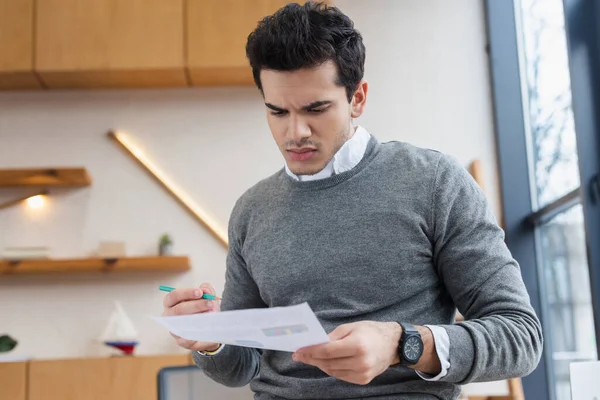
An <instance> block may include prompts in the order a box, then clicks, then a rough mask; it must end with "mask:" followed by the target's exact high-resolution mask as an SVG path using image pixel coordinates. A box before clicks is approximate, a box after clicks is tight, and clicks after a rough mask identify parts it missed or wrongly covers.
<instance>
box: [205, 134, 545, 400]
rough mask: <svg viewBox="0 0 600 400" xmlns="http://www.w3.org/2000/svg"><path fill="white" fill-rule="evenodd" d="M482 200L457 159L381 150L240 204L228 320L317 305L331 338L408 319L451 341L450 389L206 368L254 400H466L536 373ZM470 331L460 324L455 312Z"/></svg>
mask: <svg viewBox="0 0 600 400" xmlns="http://www.w3.org/2000/svg"><path fill="white" fill-rule="evenodd" d="M503 239H504V236H503V231H502V230H501V229H500V228H499V227H498V224H497V222H496V220H495V218H494V216H493V215H492V213H491V211H490V208H489V206H488V203H487V202H486V199H485V196H484V194H483V192H482V191H481V190H480V188H479V186H477V184H476V183H475V182H474V180H473V179H472V178H471V176H470V175H469V174H468V173H467V172H466V171H465V169H464V168H463V167H461V166H460V165H459V164H458V163H456V162H455V161H454V160H453V159H451V158H450V157H447V156H444V155H443V154H441V153H439V152H436V151H433V150H426V149H420V148H417V147H414V146H411V145H408V144H405V143H400V142H391V143H379V142H378V141H377V140H376V139H375V138H372V139H371V141H370V142H369V146H368V148H367V151H366V153H365V155H364V157H363V159H362V161H361V162H360V163H359V164H358V165H357V166H356V167H354V168H353V169H352V170H350V171H347V172H344V173H341V174H338V175H334V176H332V177H330V178H326V179H322V180H318V181H308V182H301V181H296V180H294V179H293V178H291V177H290V176H288V175H287V174H286V173H285V172H284V170H281V171H279V172H278V173H276V174H275V175H273V176H271V177H269V178H267V179H265V180H263V181H261V182H259V183H258V184H257V185H255V186H254V187H252V188H251V189H249V190H248V191H247V192H246V193H245V194H244V195H243V196H242V197H241V198H240V199H239V200H238V202H237V203H236V205H235V207H234V210H233V212H232V215H231V219H230V224H229V241H230V242H229V253H228V257H227V272H226V283H225V289H224V292H223V301H222V310H224V311H225V310H234V309H242V308H257V307H278V306H289V305H295V304H298V303H302V302H304V301H306V302H308V304H309V305H310V307H311V308H312V309H313V310H314V311H315V314H316V315H317V317H318V318H319V320H320V322H321V323H322V325H323V327H324V328H325V331H326V332H328V333H329V332H331V331H332V330H333V329H334V328H336V327H337V326H339V325H341V324H345V323H349V322H355V321H363V320H372V321H407V322H410V323H412V324H416V325H425V324H431V325H438V326H441V327H443V328H444V329H446V331H447V332H448V336H449V338H450V368H449V370H448V374H447V375H446V376H445V377H443V378H442V379H441V380H440V381H435V382H430V381H425V380H423V379H421V378H420V377H419V376H418V375H417V374H416V372H415V371H414V370H412V369H410V368H407V367H403V366H393V367H390V368H389V369H388V370H387V371H386V372H385V373H383V374H382V375H380V376H379V377H377V378H375V379H374V380H373V381H372V382H371V383H370V384H368V385H365V386H360V385H354V384H350V383H346V382H343V381H340V380H338V379H336V378H334V377H330V376H328V375H326V374H325V373H323V372H321V371H320V370H319V369H318V368H315V367H312V366H308V365H305V364H301V363H297V362H294V361H293V360H292V358H291V353H286V352H277V351H269V350H257V349H252V348H244V347H237V346H226V347H225V348H224V349H222V351H221V352H220V353H218V354H216V355H214V356H202V355H199V354H197V353H194V360H195V362H196V364H197V365H198V366H199V367H200V368H202V369H203V370H204V371H205V373H206V375H208V376H209V377H210V378H212V379H213V380H215V381H217V382H220V383H222V384H224V385H227V386H243V385H246V384H248V383H250V387H251V389H252V390H253V391H254V392H255V393H256V395H255V396H256V397H255V398H256V399H265V400H266V399H356V398H376V399H456V398H457V397H458V395H459V394H460V386H459V385H461V384H465V383H468V382H472V381H489V380H500V379H506V378H510V377H517V376H524V375H527V374H529V373H530V372H531V371H532V370H533V369H535V367H536V366H537V364H538V362H539V359H540V356H541V353H542V347H543V346H542V332H541V326H540V322H539V320H538V319H537V317H536V315H535V313H534V310H533V309H532V307H531V305H530V301H529V296H528V294H527V291H526V289H525V286H524V284H523V281H522V278H521V274H520V269H519V265H518V264H517V262H516V261H515V260H514V259H513V258H512V257H511V254H510V252H509V250H508V249H507V247H506V245H505V243H504V240H503ZM457 308H458V310H459V311H460V312H461V313H462V314H463V315H464V316H465V318H466V319H467V321H465V322H460V323H455V312H456V309H457Z"/></svg>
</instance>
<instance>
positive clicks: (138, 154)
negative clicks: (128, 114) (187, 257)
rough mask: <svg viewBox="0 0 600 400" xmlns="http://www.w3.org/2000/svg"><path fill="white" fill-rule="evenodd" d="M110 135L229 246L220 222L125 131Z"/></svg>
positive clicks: (214, 234) (109, 134)
mask: <svg viewBox="0 0 600 400" xmlns="http://www.w3.org/2000/svg"><path fill="white" fill-rule="evenodd" d="M108 136H109V137H110V138H111V139H113V140H114V141H115V142H117V143H118V144H119V145H121V147H122V148H123V149H125V150H126V151H127V153H128V154H129V155H130V156H131V157H132V158H133V159H134V160H135V161H137V162H138V163H139V164H140V165H141V166H142V167H144V169H145V170H146V171H147V172H148V173H149V174H150V175H152V177H154V178H155V179H156V180H157V181H158V183H160V184H161V185H162V186H163V187H164V188H165V189H166V190H167V192H169V194H171V195H172V196H173V197H174V198H175V199H176V200H177V201H178V202H179V203H180V204H181V205H182V206H183V207H185V209H186V210H187V211H189V212H190V213H191V214H192V215H193V216H194V217H195V218H196V219H197V220H198V221H199V222H200V223H201V224H202V225H204V226H205V227H206V228H207V229H208V230H209V231H210V233H212V234H213V236H215V238H216V239H218V240H219V241H220V242H221V243H222V244H223V245H224V246H225V247H228V246H229V243H228V240H227V234H226V233H225V232H224V231H223V230H222V229H221V228H220V227H219V226H218V224H217V223H216V222H215V221H214V220H213V219H212V218H211V217H210V215H208V213H206V212H205V211H204V210H203V209H202V208H200V206H198V205H197V204H196V203H195V202H194V200H192V198H190V196H188V194H187V193H185V192H184V191H183V190H182V189H181V188H179V187H177V185H175V184H174V183H173V182H172V181H171V180H170V179H169V178H168V177H167V176H166V175H165V174H164V172H162V171H161V170H160V168H158V167H157V166H156V165H155V164H154V163H153V162H152V161H151V160H150V159H149V158H148V156H146V155H145V154H144V152H143V151H142V150H141V149H140V148H139V147H137V146H136V145H135V144H134V143H133V142H132V141H131V139H129V137H128V136H127V135H126V134H125V133H123V132H114V131H113V132H108Z"/></svg>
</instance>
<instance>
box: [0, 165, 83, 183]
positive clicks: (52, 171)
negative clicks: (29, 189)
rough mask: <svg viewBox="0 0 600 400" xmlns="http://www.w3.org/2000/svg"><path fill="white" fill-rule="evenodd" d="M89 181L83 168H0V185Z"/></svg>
mask: <svg viewBox="0 0 600 400" xmlns="http://www.w3.org/2000/svg"><path fill="white" fill-rule="evenodd" d="M91 183H92V180H91V178H90V176H89V175H88V173H87V171H86V170H85V168H27V169H0V187H24V186H45V187H49V186H54V187H81V186H89V185H90V184H91Z"/></svg>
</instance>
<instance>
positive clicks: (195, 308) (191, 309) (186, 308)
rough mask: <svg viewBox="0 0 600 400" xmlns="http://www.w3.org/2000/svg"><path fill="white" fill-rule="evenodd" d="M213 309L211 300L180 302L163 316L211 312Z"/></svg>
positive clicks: (213, 304) (168, 309)
mask: <svg viewBox="0 0 600 400" xmlns="http://www.w3.org/2000/svg"><path fill="white" fill-rule="evenodd" d="M214 307H215V303H214V302H213V301H212V300H191V301H182V302H181V303H177V304H175V305H174V306H173V307H170V308H167V309H166V310H165V312H164V313H163V314H164V315H165V316H173V315H190V314H198V313H203V312H207V311H212V310H213V309H214Z"/></svg>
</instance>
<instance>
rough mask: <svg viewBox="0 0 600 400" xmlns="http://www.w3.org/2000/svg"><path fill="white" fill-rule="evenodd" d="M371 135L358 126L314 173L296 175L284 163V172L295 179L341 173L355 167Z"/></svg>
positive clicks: (305, 179)
mask: <svg viewBox="0 0 600 400" xmlns="http://www.w3.org/2000/svg"><path fill="white" fill-rule="evenodd" d="M370 139H371V135H370V134H369V132H367V130H366V129H365V128H363V127H362V126H358V127H357V128H356V131H355V132H354V135H352V137H351V138H350V139H348V140H347V141H346V142H345V143H344V144H343V145H342V147H341V148H340V149H339V150H338V152H337V153H335V155H334V156H333V158H332V159H331V160H330V161H329V162H328V163H327V165H326V166H325V168H323V169H322V170H321V171H319V172H317V173H316V174H314V175H296V174H294V173H293V172H292V171H291V170H290V169H289V168H288V166H287V164H286V165H285V172H286V173H287V174H288V175H289V176H291V177H292V178H294V179H295V180H297V181H313V180H318V179H325V178H328V177H330V176H332V175H334V174H341V173H342V172H346V171H349V170H351V169H352V168H354V167H356V166H357V165H358V163H359V162H360V161H361V160H362V158H363V156H364V155H365V151H366V150H367V146H368V144H369V140H370Z"/></svg>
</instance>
